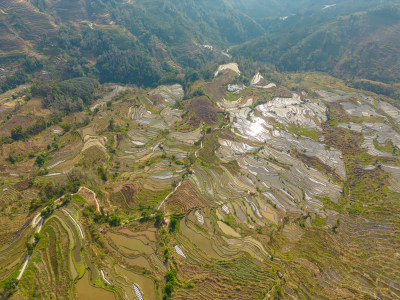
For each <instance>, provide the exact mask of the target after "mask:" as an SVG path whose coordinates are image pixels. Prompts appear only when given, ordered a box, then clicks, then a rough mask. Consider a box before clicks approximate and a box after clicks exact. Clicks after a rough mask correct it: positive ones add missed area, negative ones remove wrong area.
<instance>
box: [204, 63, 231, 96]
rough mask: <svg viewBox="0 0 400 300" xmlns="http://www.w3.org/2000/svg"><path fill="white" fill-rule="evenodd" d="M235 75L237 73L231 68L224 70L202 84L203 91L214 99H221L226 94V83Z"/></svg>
mask: <svg viewBox="0 0 400 300" xmlns="http://www.w3.org/2000/svg"><path fill="white" fill-rule="evenodd" d="M236 76H237V74H236V73H235V72H233V71H231V70H227V71H224V73H222V75H220V76H217V77H216V78H215V79H214V80H213V81H212V82H210V83H207V84H205V85H204V91H205V93H206V94H207V95H209V96H210V97H211V98H213V99H215V100H222V99H223V98H224V97H225V96H226V85H227V84H228V83H230V82H232V81H233V80H234V79H235V77H236Z"/></svg>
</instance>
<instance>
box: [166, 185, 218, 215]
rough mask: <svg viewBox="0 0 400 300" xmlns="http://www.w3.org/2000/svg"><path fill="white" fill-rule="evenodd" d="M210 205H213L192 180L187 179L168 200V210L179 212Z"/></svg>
mask: <svg viewBox="0 0 400 300" xmlns="http://www.w3.org/2000/svg"><path fill="white" fill-rule="evenodd" d="M208 206H212V205H211V203H209V202H208V201H207V200H206V199H204V198H203V197H202V196H201V195H200V193H199V192H198V191H197V189H196V187H195V185H194V184H193V183H192V182H191V181H190V180H185V181H184V182H183V183H182V184H181V186H180V187H179V188H178V189H177V190H176V192H175V193H174V194H173V195H172V196H171V197H170V198H169V199H168V200H167V202H166V207H167V210H172V211H174V212H177V213H187V212H188V211H190V210H192V209H194V208H199V207H208Z"/></svg>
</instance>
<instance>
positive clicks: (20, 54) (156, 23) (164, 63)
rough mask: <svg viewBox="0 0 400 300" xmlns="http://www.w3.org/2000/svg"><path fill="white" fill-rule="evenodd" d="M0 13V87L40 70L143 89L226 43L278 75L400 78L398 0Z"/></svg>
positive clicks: (168, 0) (204, 61)
mask: <svg viewBox="0 0 400 300" xmlns="http://www.w3.org/2000/svg"><path fill="white" fill-rule="evenodd" d="M0 9H1V11H0V39H1V43H0V66H1V67H2V69H1V70H0V72H1V73H0V74H1V76H2V84H1V89H2V90H3V91H5V90H7V89H9V88H12V87H15V86H16V85H17V84H19V83H23V82H26V81H32V78H33V77H35V78H36V79H37V78H38V75H39V77H43V76H44V77H46V76H45V75H47V74H48V73H51V74H52V76H51V77H52V80H65V79H69V78H73V77H82V76H89V77H93V78H97V79H99V80H100V81H101V82H121V83H132V84H137V85H144V86H149V85H155V84H156V83H162V82H172V81H177V80H179V78H181V79H182V76H184V74H186V73H187V72H189V71H190V70H193V69H196V70H197V71H196V72H197V73H198V74H196V75H195V76H206V77H207V76H209V75H210V71H207V68H208V67H209V66H210V65H213V64H216V63H217V62H223V61H224V59H226V58H227V57H226V55H223V54H222V53H221V51H222V50H224V49H227V48H232V49H231V54H232V55H234V56H236V57H244V58H246V59H251V60H254V61H260V62H264V63H267V64H268V65H270V66H271V67H273V68H275V67H276V68H277V69H278V70H279V71H322V72H328V73H331V74H334V75H336V76H339V77H342V78H345V79H347V80H352V81H354V82H358V83H359V82H360V80H364V79H367V80H370V81H375V82H374V83H371V82H369V83H368V84H365V82H364V83H363V86H364V87H369V88H371V87H372V86H373V87H372V88H373V89H375V90H383V91H384V92H385V93H387V94H388V93H389V94H393V93H394V90H395V87H393V86H392V85H393V83H394V82H396V81H398V79H399V77H400V72H399V68H400V65H399V44H398V43H399V40H398V39H397V38H396V37H397V36H398V34H399V26H400V21H399V20H400V18H399V15H400V11H399V6H398V1H383V0H382V1H378V0H367V1H350V0H347V1H346V0H342V1H335V2H331V1H309V0H302V1H289V0H284V1H275V0H264V1H255V0H248V1H244V0H218V1H209V0H201V1H194V0H192V1H191V0H183V1H182V0H179V1H178V0H151V1H150V0H148V1H118V0H112V1H102V0H93V1H86V0H60V1H54V0H30V1H28V0H23V1H11V0H4V1H2V2H1V3H0ZM202 45H211V46H213V47H214V48H213V49H212V50H210V48H206V47H202ZM43 70H44V71H45V72H44V74H45V75H43ZM35 72H39V73H38V74H36V75H35V76H33V75H31V74H34V73H35ZM376 82H378V83H376ZM379 82H384V83H389V84H392V85H391V86H389V87H387V86H385V87H382V86H381V85H379Z"/></svg>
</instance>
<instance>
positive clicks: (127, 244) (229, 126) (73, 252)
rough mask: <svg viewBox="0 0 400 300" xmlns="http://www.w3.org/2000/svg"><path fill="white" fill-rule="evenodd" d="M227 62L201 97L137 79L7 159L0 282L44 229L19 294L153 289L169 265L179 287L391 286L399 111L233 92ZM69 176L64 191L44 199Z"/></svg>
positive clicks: (387, 293) (394, 288)
mask: <svg viewBox="0 0 400 300" xmlns="http://www.w3.org/2000/svg"><path fill="white" fill-rule="evenodd" d="M224 68H228V69H230V70H228V71H224V70H223V69H224ZM224 68H221V69H220V72H222V75H220V76H217V77H215V78H214V79H213V80H212V81H211V82H209V83H203V88H204V93H205V94H206V95H204V96H201V97H194V98H193V99H188V100H182V98H183V93H182V91H183V90H182V87H179V86H177V85H174V86H162V87H159V88H157V89H154V90H151V91H150V90H149V91H143V90H140V89H134V88H132V89H130V90H129V91H128V93H127V94H126V96H125V98H124V99H122V100H115V102H113V103H112V108H110V107H107V105H99V106H98V107H97V108H98V110H96V111H97V112H96V113H95V112H94V111H95V110H93V113H91V119H90V121H89V124H88V125H87V126H83V127H81V128H79V129H78V130H76V132H74V133H72V132H68V133H64V134H61V135H60V136H58V138H57V139H58V141H59V143H60V149H58V150H54V149H53V150H51V151H49V152H47V156H46V162H45V164H44V165H43V167H41V168H39V167H38V166H35V162H34V159H31V160H30V161H29V160H25V161H23V162H20V163H16V164H14V165H12V166H11V164H9V163H8V162H6V160H5V157H3V158H2V161H1V165H2V166H3V165H4V166H10V168H12V169H10V170H7V171H5V170H4V168H3V169H0V172H2V173H1V175H2V176H3V175H4V180H3V179H2V181H1V186H0V207H1V209H2V210H1V211H0V213H1V218H0V229H1V231H0V232H1V235H0V240H1V241H4V245H3V244H1V246H0V266H1V268H0V278H1V280H4V279H6V278H16V277H17V276H18V274H19V272H20V270H21V268H22V267H23V264H24V261H25V259H26V257H27V256H28V251H27V245H26V242H31V241H32V239H33V234H34V233H35V232H36V231H37V230H38V228H41V232H40V240H39V241H38V242H37V243H36V244H35V246H34V249H33V250H32V251H31V254H30V256H29V261H28V263H27V264H26V269H25V271H24V272H22V275H21V277H20V278H19V279H20V280H19V283H18V291H17V292H16V294H15V295H16V297H20V298H33V297H37V298H52V297H53V298H56V297H59V298H68V299H72V298H79V299H90V298H89V297H96V298H99V299H100V298H101V299H103V298H104V299H162V298H163V294H165V293H166V290H165V287H166V286H167V285H168V284H169V283H167V281H168V280H170V279H171V278H169V277H171V276H172V275H171V274H174V275H173V277H174V279H173V288H172V292H171V293H172V294H171V297H172V298H173V299H226V298H231V299H239V298H240V299H281V298H282V295H285V297H287V298H293V299H295V298H297V299H303V298H304V299H325V298H330V297H331V296H326V295H335V296H334V297H333V296H332V297H333V298H340V299H363V298H365V299H370V298H377V297H379V298H381V299H396V298H399V297H400V288H399V286H400V272H399V270H400V260H399V258H400V252H399V250H398V249H400V244H399V239H398V236H399V233H400V231H399V230H400V222H399V215H400V205H399V203H400V202H399V201H400V197H399V194H398V192H399V191H400V184H399V180H400V175H399V174H400V172H399V167H400V161H399V156H398V153H399V152H398V151H397V150H396V149H398V147H399V145H398V144H399V142H400V136H399V134H400V133H399V131H398V128H397V127H396V126H395V125H396V122H398V119H399V116H400V110H399V109H398V108H397V107H396V106H394V105H392V104H389V103H386V102H385V101H384V100H379V101H378V100H377V102H376V101H374V100H375V99H374V98H373V95H372V96H371V95H365V94H363V93H362V92H360V91H355V90H351V89H348V88H345V87H344V86H340V88H341V89H344V90H345V91H344V90H338V88H339V87H337V89H333V88H330V89H329V91H328V90H325V89H324V87H323V86H320V85H321V84H320V83H319V84H317V83H315V82H313V83H312V84H311V83H310V86H312V87H313V90H312V91H309V93H308V94H307V93H298V94H294V93H291V92H290V91H289V90H288V89H286V88H284V87H279V86H275V87H272V86H271V87H269V88H266V86H268V85H269V84H271V83H270V82H267V81H266V80H265V79H263V78H261V77H260V76H261V75H257V76H256V77H255V78H254V79H253V84H252V85H250V86H247V87H244V88H243V89H240V90H237V91H236V92H235V93H234V94H235V97H236V96H237V97H238V98H237V99H228V98H229V97H228V96H229V95H230V94H229V93H231V92H229V91H228V90H227V87H228V84H229V85H230V86H231V87H232V86H233V85H238V86H239V85H240V86H241V87H242V85H241V84H242V83H241V82H239V77H238V76H237V75H236V73H237V72H236V71H235V68H234V67H233V66H230V67H227V66H225V67H224ZM232 68H233V70H232ZM314 76H317V75H314ZM321 80H322V79H321ZM308 95H310V96H308ZM238 99H239V100H238ZM180 101H183V102H182V103H183V104H182V105H181V106H179V107H183V108H182V109H176V108H175V106H174V105H175V104H176V103H179V102H180ZM85 113H86V112H83V113H82V114H85ZM74 117H75V116H74ZM76 117H78V116H76ZM111 118H113V119H114V122H115V124H118V125H119V126H120V127H121V130H120V131H112V130H109V124H108V120H110V119H111ZM35 139H37V140H40V139H43V140H44V141H52V140H54V135H53V133H51V131H50V130H49V131H46V132H44V133H42V134H41V135H39V136H38V137H37V138H36V137H35ZM38 144H39V143H38ZM42 144H43V145H41V146H40V147H42V148H40V147H39V148H40V149H46V147H47V144H48V143H44V142H43V143H42ZM43 151H45V150H43ZM7 154H8V152H7ZM35 155H36V154H35ZM88 162H90V163H88ZM28 164H29V166H30V168H31V169H32V170H35V172H37V173H36V174H40V175H37V176H36V175H35V181H34V183H33V184H32V183H31V182H30V181H29V180H28V179H29V178H30V177H27V176H26V175H24V177H23V178H22V177H20V176H19V175H18V174H22V173H21V171H22V170H23V169H24V168H25V166H26V165H28ZM45 168H46V169H47V170H48V173H47V174H45ZM39 172H40V173H39ZM24 174H25V173H24ZM82 178H84V179H82ZM78 179H79V180H81V181H80V182H79V186H78V187H77V189H76V190H75V191H74V193H75V192H76V191H78V193H77V194H76V195H73V196H72V197H71V199H70V200H69V202H68V201H66V202H65V203H64V201H63V200H65V199H64V198H59V200H57V201H55V200H56V199H55V198H53V199H47V198H46V197H47V196H46V194H45V191H46V189H47V190H48V191H50V192H53V190H52V188H54V186H55V187H57V186H58V185H62V184H63V183H65V182H72V183H74V180H77V181H78ZM52 184H54V186H53V185H52ZM41 189H42V191H41ZM68 193H69V194H70V192H68ZM64 194H67V192H65V193H64ZM57 197H59V196H57ZM43 199H44V200H45V201H44V202H43V203H42V202H40V201H41V200H43ZM68 199H69V198H68ZM32 200H33V201H32ZM46 201H47V202H46ZM54 201H55V202H54ZM11 203H12V204H11ZM35 203H39V204H38V206H37V207H35V206H34V205H32V206H33V207H34V208H30V206H31V204H35ZM51 205H52V207H53V208H54V212H53V213H52V214H51V216H49V217H48V218H46V219H45V221H44V223H43V224H41V221H40V220H42V219H41V217H40V211H41V210H42V209H43V208H44V207H46V206H51ZM36 216H37V218H36ZM10 224H11V225H10ZM32 225H33V226H32ZM40 226H41V227H40ZM350 283H351V284H350ZM32 287H35V289H33V288H32ZM238 295H240V296H238ZM283 298H284V297H283Z"/></svg>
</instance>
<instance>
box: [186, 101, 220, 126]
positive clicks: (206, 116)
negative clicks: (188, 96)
mask: <svg viewBox="0 0 400 300" xmlns="http://www.w3.org/2000/svg"><path fill="white" fill-rule="evenodd" d="M186 109H188V110H189V120H188V123H190V125H192V126H194V127H198V126H199V125H200V122H205V123H206V124H207V125H210V126H212V125H214V124H215V123H216V122H217V121H218V119H219V118H220V117H221V116H218V113H220V112H222V110H220V109H219V108H218V107H217V106H216V105H215V104H214V103H212V102H211V101H210V99H208V98H207V97H205V96H200V97H197V98H194V99H193V100H192V101H190V103H189V104H188V105H187V106H186Z"/></svg>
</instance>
